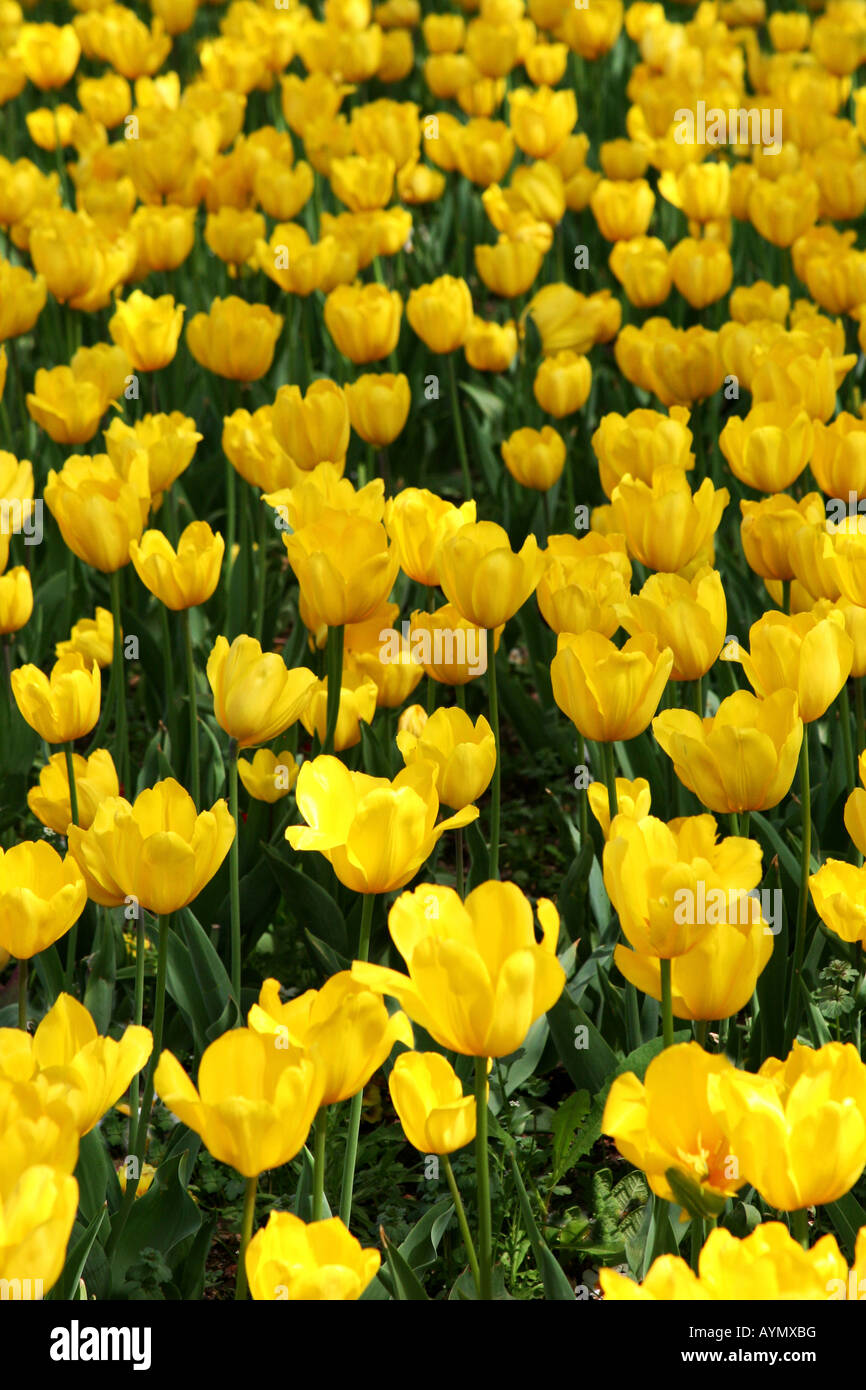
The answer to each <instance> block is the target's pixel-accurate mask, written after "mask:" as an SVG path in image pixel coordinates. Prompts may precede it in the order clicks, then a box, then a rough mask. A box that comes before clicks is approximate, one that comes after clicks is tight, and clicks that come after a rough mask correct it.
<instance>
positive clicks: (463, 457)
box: [448, 352, 472, 501]
mask: <svg viewBox="0 0 866 1390" xmlns="http://www.w3.org/2000/svg"><path fill="white" fill-rule="evenodd" d="M448 378H449V381H450V383H451V409H452V411H453V412H454V429H455V432H456V434H457V454H458V457H459V459H460V469H461V472H462V474H463V491H464V492H465V494H466V500H467V501H468V500H469V498H470V497H471V496H472V475H471V474H470V472H469V459H468V457H467V454H466V436H465V435H464V433H463V416H462V415H461V413H460V397H459V395H458V392H457V368H456V367H455V365H454V353H453V352H450V353H449V354H448Z"/></svg>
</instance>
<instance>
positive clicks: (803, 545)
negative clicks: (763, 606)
mask: <svg viewBox="0 0 866 1390" xmlns="http://www.w3.org/2000/svg"><path fill="white" fill-rule="evenodd" d="M740 511H741V512H742V516H743V519H742V521H741V522H740V540H741V541H742V544H743V554H744V555H745V557H746V561H747V563H748V565H749V568H750V569H751V570H753V571H754V572H755V574H759V575H760V576H761V578H762V579H776V580H783V581H784V580H790V579H793V578H794V577H795V575H796V574H797V572H798V570H799V572H800V573H801V574H802V575H803V578H804V580H805V579H806V578H807V574H808V578H809V580H810V581H814V582H815V583H816V584H817V585H818V587H820V588H821V589H822V591H823V590H824V585H825V584H826V583H827V582H829V584H830V589H831V595H832V597H834V598H835V597H838V593H837V590H836V586H835V583H834V580H833V579H832V578H830V577H829V576H830V575H831V574H832V571H831V569H830V565H829V563H827V562H826V560H825V558H824V557H825V554H826V552H827V551H828V550H832V546H831V545H830V537H829V536H828V535H827V529H826V520H827V518H826V512H825V511H824V503H823V500H822V498H821V496H820V494H819V493H817V492H808V493H807V494H806V496H805V497H803V498H801V499H800V501H799V502H798V501H796V500H795V498H793V497H789V496H788V494H787V493H784V492H782V493H775V494H773V495H772V496H770V497H762V498H761V500H760V501H759V502H749V501H747V500H746V499H745V498H743V500H742V501H741V502H740ZM819 573H820V575H821V580H820V581H819V580H818V579H817V575H818V574H819ZM792 611H793V610H792Z"/></svg>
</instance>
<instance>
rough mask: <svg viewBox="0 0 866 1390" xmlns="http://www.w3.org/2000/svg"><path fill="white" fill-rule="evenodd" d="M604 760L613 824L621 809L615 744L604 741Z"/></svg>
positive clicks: (609, 810) (608, 802)
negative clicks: (617, 788)
mask: <svg viewBox="0 0 866 1390" xmlns="http://www.w3.org/2000/svg"><path fill="white" fill-rule="evenodd" d="M601 749H602V760H603V762H604V780H605V783H606V784H607V809H608V814H609V816H610V823H611V825H613V821H614V816H616V815H617V813H618V811H619V802H618V800H617V795H616V762H615V760H614V755H613V744H612V743H603V744H602V745H601Z"/></svg>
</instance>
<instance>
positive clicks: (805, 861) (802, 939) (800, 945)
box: [788, 724, 812, 1047]
mask: <svg viewBox="0 0 866 1390" xmlns="http://www.w3.org/2000/svg"><path fill="white" fill-rule="evenodd" d="M811 800H812V794H811V788H810V785H809V726H808V724H806V725H805V726H804V728H803V743H802V746H801V748H800V815H801V817H802V820H801V824H802V845H801V850H800V898H799V903H798V909H797V936H796V940H795V945H794V968H793V972H792V975H791V997H790V1005H789V1011H788V1046H789V1047H790V1046H791V1044H792V1043H793V1041H794V1036H795V1032H796V1019H797V1016H798V1014H799V1010H800V995H799V981H800V972H801V970H802V969H803V960H804V958H805V955H806V917H807V915H808V910H809V859H810V855H811V850H812V805H811Z"/></svg>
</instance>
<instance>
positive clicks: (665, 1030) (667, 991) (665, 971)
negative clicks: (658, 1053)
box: [659, 960, 674, 1047]
mask: <svg viewBox="0 0 866 1390" xmlns="http://www.w3.org/2000/svg"><path fill="white" fill-rule="evenodd" d="M659 970H660V972H661V979H662V1039H663V1046H664V1047H673V1042H674V1007H673V990H672V988H671V963H670V961H669V960H660V961H659Z"/></svg>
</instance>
